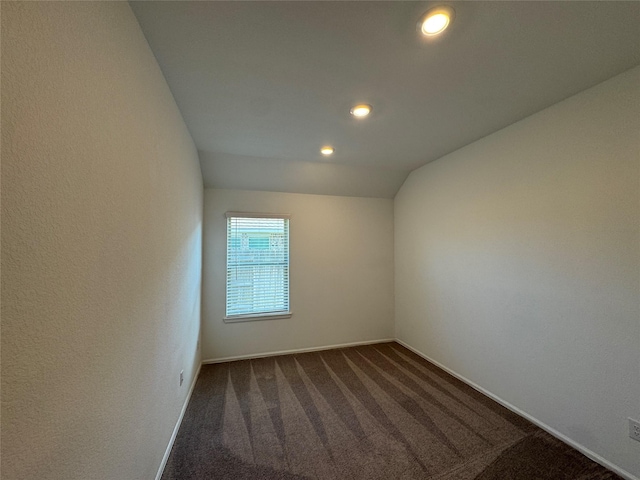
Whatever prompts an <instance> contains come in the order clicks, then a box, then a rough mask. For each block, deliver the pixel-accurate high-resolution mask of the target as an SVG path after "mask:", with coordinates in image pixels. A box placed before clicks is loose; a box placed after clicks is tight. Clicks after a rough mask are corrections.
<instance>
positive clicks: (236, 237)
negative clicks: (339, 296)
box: [226, 212, 289, 319]
mask: <svg viewBox="0 0 640 480" xmlns="http://www.w3.org/2000/svg"><path fill="white" fill-rule="evenodd" d="M226 216H227V314H226V318H227V319H232V318H234V317H235V318H238V317H255V316H269V315H278V314H289V218H288V216H287V215H271V214H248V213H233V212H228V213H227V214H226Z"/></svg>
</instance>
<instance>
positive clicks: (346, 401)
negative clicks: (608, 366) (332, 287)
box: [162, 343, 620, 480]
mask: <svg viewBox="0 0 640 480" xmlns="http://www.w3.org/2000/svg"><path fill="white" fill-rule="evenodd" d="M162 478H163V480H178V479H179V480H187V479H203V480H204V479H207V480H208V479H216V480H221V479H230V480H231V479H233V480H241V479H251V480H254V479H264V480H272V479H274V480H275V479H282V480H285V479H302V478H318V479H354V480H356V479H363V480H364V479H367V480H371V479H384V480H397V479H434V480H435V479H438V480H445V479H446V480H454V479H455V480H467V479H478V480H489V479H491V480H519V479H522V480H533V479H554V480H560V479H576V480H578V479H579V480H587V479H594V480H595V479H598V480H601V479H617V478H620V477H618V476H616V475H615V474H613V473H611V472H609V471H608V470H606V469H604V468H603V467H601V466H599V465H598V464H596V463H594V462H592V461H591V460H589V459H588V458H586V457H585V456H583V455H582V454H580V453H579V452H577V451H576V450H574V449H572V448H570V447H568V446H567V445H565V444H564V443H562V442H560V441H558V440H556V439H555V438H553V437H551V436H550V435H549V434H547V433H546V432H544V431H542V430H540V429H539V428H537V427H535V426H534V425H532V424H531V423H530V422H528V421H526V420H524V419H523V418H521V417H519V416H518V415H515V414H514V413H512V412H510V411H509V410H507V409H505V408H504V407H502V406H500V405H498V404H497V403H495V402H494V401H492V400H490V399H489V398H487V397H485V396H484V395H482V394H480V393H478V392H476V391H475V390H473V389H472V388H470V387H468V386H467V385H465V384H464V383H462V382H460V381H459V380H457V379H455V378H453V377H452V376H451V375H449V374H447V373H446V372H444V371H442V370H441V369H439V368H437V367H435V366H434V365H432V364H430V363H429V362H427V361H425V360H424V359H422V358H421V357H419V356H417V355H415V354H414V353H413V352H411V351H409V350H407V349H406V348H404V347H402V346H400V345H399V344H397V343H385V344H379V345H367V346H362V347H353V348H345V349H339V350H328V351H323V352H315V353H303V354H296V355H285V356H280V357H269V358H261V359H256V360H242V361H236V362H230V363H222V364H217V365H205V366H203V367H202V370H201V372H200V377H199V378H198V381H197V383H196V387H195V389H194V392H193V395H192V397H191V401H190V403H189V406H188V407H187V411H186V413H185V417H184V420H183V422H182V426H181V428H180V431H179V433H178V436H177V439H176V442H175V444H174V447H173V450H172V452H171V455H170V457H169V461H168V463H167V466H166V468H165V471H164V475H163V477H162Z"/></svg>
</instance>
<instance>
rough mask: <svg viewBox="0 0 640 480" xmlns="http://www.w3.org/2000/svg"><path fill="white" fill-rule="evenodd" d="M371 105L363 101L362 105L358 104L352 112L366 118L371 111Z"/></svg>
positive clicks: (358, 116) (356, 115)
mask: <svg viewBox="0 0 640 480" xmlns="http://www.w3.org/2000/svg"><path fill="white" fill-rule="evenodd" d="M371 108H372V107H371V105H367V104H366V103H361V104H360V105H356V106H355V107H353V108H352V109H351V110H350V112H351V115H353V116H354V117H356V118H364V117H366V116H367V115H369V114H370V113H371Z"/></svg>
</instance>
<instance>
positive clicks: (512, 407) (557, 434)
mask: <svg viewBox="0 0 640 480" xmlns="http://www.w3.org/2000/svg"><path fill="white" fill-rule="evenodd" d="M395 341H396V342H398V343H399V344H400V345H402V346H403V347H406V348H408V349H409V350H411V351H412V352H413V353H415V354H416V355H419V356H421V357H422V358H424V359H425V360H427V361H428V362H430V363H433V364H434V365H436V366H437V367H439V368H441V369H442V370H444V371H445V372H447V373H449V374H451V375H453V376H454V377H456V378H457V379H458V380H461V381H463V382H464V383H466V384H467V385H469V386H470V387H471V388H473V389H475V390H477V391H478V392H480V393H482V394H483V395H486V396H487V397H489V398H490V399H492V400H495V401H496V402H498V403H499V404H500V405H502V406H503V407H506V408H508V409H509V410H511V411H512V412H514V413H517V414H518V415H520V416H521V417H524V418H526V419H527V420H529V421H530V422H531V423H533V424H535V425H537V426H538V427H540V428H541V429H543V430H545V431H546V432H548V433H550V434H551V435H553V436H554V437H556V438H557V439H558V440H560V441H562V442H564V443H566V444H567V445H569V446H570V447H573V448H575V449H576V450H578V451H579V452H580V453H582V454H584V455H585V456H587V457H589V458H590V459H591V460H593V461H594V462H597V463H599V464H600V465H602V466H603V467H605V468H608V469H609V470H611V471H612V472H615V473H617V474H618V475H620V476H621V477H622V478H625V479H627V480H640V478H638V477H636V476H635V475H633V474H631V473H629V472H627V471H626V470H623V469H622V468H620V467H618V466H617V465H614V464H613V463H611V462H609V461H608V460H606V459H604V458H602V457H601V456H600V455H598V454H597V453H595V452H592V451H591V450H589V449H588V448H586V447H585V446H583V445H581V444H579V443H578V442H576V441H574V440H572V439H570V438H569V437H567V436H566V435H564V434H562V433H560V432H558V431H557V430H555V429H554V428H552V427H550V426H549V425H547V424H546V423H544V422H541V421H540V420H538V419H537V418H535V417H532V416H531V415H529V414H528V413H526V412H524V411H522V410H520V409H519V408H518V407H516V406H515V405H512V404H510V403H509V402H507V401H505V400H503V399H502V398H500V397H498V396H497V395H494V394H493V393H491V392H490V391H488V390H485V389H484V388H482V387H481V386H480V385H478V384H476V383H474V382H472V381H471V380H469V379H467V378H465V377H463V376H462V375H460V374H459V373H457V372H454V371H453V370H451V369H449V368H447V367H445V366H444V365H442V364H441V363H440V362H438V361H436V360H434V359H432V358H431V357H429V356H428V355H425V354H424V353H422V352H421V351H420V350H418V349H416V348H413V347H412V346H411V345H409V344H407V343H405V342H403V341H402V340H399V339H397V338H396V339H395Z"/></svg>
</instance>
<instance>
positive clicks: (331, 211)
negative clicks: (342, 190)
mask: <svg viewBox="0 0 640 480" xmlns="http://www.w3.org/2000/svg"><path fill="white" fill-rule="evenodd" d="M226 211H240V212H263V213H289V214H291V220H290V262H291V267H290V268H291V270H290V289H291V293H290V295H291V310H292V311H293V317H291V318H289V319H277V320H261V321H253V322H243V323H229V324H226V323H224V322H223V317H224V314H225V275H226V257H225V255H226V250H225V249H226V220H225V217H224V213H225V212H226ZM204 219H205V220H204V259H203V326H202V357H203V359H205V360H208V359H217V358H224V357H231V356H239V355H249V354H259V353H267V352H276V351H283V350H291V349H301V348H312V347H319V346H326V345H336V344H343V343H350V342H360V341H368V340H379V339H385V338H391V337H393V201H392V200H391V199H382V198H356V197H336V196H328V195H303V194H295V193H273V192H255V191H242V190H216V189H206V190H205V194H204Z"/></svg>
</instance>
